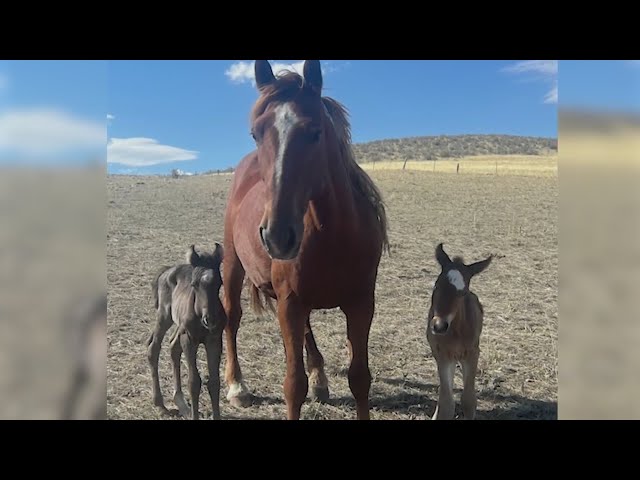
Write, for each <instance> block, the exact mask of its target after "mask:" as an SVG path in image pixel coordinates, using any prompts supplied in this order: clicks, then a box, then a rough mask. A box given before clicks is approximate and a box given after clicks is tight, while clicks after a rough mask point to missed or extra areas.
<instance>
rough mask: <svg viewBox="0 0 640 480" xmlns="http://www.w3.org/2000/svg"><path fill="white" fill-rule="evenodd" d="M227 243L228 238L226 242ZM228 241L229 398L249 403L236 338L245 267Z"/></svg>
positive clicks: (236, 402) (240, 404) (239, 403)
mask: <svg viewBox="0 0 640 480" xmlns="http://www.w3.org/2000/svg"><path fill="white" fill-rule="evenodd" d="M227 243H228V242H227ZM227 243H225V255H224V260H223V262H224V265H223V266H224V271H223V277H224V278H223V281H222V285H223V288H224V303H223V305H224V310H225V313H226V314H227V319H228V322H227V325H226V327H225V334H226V336H227V366H226V371H225V380H226V382H227V386H228V387H229V392H228V393H227V400H229V402H230V403H231V405H233V406H236V407H247V406H249V405H250V404H251V394H250V393H249V389H248V388H247V387H246V385H245V383H244V381H243V379H242V372H241V370H240V363H239V362H238V347H237V343H236V339H237V337H238V328H240V318H241V317H242V307H241V305H240V295H241V294H242V283H243V282H244V276H245V271H244V268H243V266H242V264H241V263H240V259H239V258H238V256H237V255H236V252H235V250H234V249H233V245H232V244H231V245H230V246H229V247H227Z"/></svg>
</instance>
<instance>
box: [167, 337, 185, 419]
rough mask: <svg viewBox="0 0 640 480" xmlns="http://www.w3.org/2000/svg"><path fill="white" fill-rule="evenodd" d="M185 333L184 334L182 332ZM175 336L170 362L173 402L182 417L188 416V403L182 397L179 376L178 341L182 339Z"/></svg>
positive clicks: (180, 348) (180, 350)
mask: <svg viewBox="0 0 640 480" xmlns="http://www.w3.org/2000/svg"><path fill="white" fill-rule="evenodd" d="M182 335H185V334H182ZM182 335H181V336H180V338H177V339H176V341H175V342H174V343H173V345H172V346H171V363H172V364H173V403H175V404H176V407H178V412H180V415H181V416H183V417H184V418H189V405H188V404H187V402H186V400H185V399H184V394H183V393H182V378H181V376H180V357H182V345H181V343H180V341H181V339H182Z"/></svg>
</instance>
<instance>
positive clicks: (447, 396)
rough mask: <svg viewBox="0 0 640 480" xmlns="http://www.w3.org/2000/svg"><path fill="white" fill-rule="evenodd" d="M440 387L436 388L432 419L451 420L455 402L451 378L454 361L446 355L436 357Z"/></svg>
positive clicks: (454, 368)
mask: <svg viewBox="0 0 640 480" xmlns="http://www.w3.org/2000/svg"><path fill="white" fill-rule="evenodd" d="M436 362H437V363H438V376H439V377H440V387H439V389H438V405H437V406H436V411H435V413H434V414H433V417H432V420H453V418H454V416H455V411H456V403H455V400H454V398H453V378H454V374H455V371H456V362H455V361H454V360H452V359H449V358H446V357H436Z"/></svg>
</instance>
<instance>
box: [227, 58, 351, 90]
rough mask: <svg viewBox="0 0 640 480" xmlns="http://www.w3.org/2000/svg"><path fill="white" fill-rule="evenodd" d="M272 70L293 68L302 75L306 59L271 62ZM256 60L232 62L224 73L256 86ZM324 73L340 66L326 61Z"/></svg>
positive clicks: (280, 70)
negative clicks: (254, 66)
mask: <svg viewBox="0 0 640 480" xmlns="http://www.w3.org/2000/svg"><path fill="white" fill-rule="evenodd" d="M270 63H271V70H273V73H274V74H275V75H277V74H278V73H280V72H282V71H283V70H291V71H294V72H297V73H299V74H300V75H302V69H303V68H304V60H300V61H298V62H292V63H284V62H270ZM254 64H255V62H236V63H234V64H232V65H231V66H230V67H229V68H228V69H227V70H226V71H225V72H224V74H225V75H226V76H227V77H228V78H229V79H230V80H231V81H232V82H233V83H238V84H241V83H251V85H252V86H254V87H255V84H256V81H255V78H254V75H255V74H254V69H253V65H254ZM321 68H322V74H323V75H326V74H327V73H330V72H336V71H338V67H337V66H335V65H330V64H329V63H326V62H325V63H324V64H323V65H322V67H321Z"/></svg>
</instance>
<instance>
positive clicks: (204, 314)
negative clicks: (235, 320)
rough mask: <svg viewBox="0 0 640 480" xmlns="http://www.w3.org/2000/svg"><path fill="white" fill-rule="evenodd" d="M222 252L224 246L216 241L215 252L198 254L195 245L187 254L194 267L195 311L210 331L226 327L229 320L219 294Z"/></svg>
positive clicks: (192, 277)
mask: <svg viewBox="0 0 640 480" xmlns="http://www.w3.org/2000/svg"><path fill="white" fill-rule="evenodd" d="M222 252H223V250H222V246H221V245H220V244H219V243H216V248H215V250H214V252H213V254H210V253H200V254H198V253H196V250H195V247H194V246H193V245H192V246H191V247H190V248H189V250H188V251H187V254H186V257H187V262H188V263H189V264H190V265H191V266H192V267H193V271H192V274H191V286H192V287H193V290H194V293H195V301H194V306H193V307H194V311H195V314H196V315H197V316H198V317H199V318H200V319H201V320H200V321H201V322H202V325H203V326H204V327H205V328H206V329H208V330H209V331H210V332H213V331H214V330H220V329H222V328H224V326H225V325H226V322H227V316H226V314H225V311H224V308H223V307H222V303H221V302H220V296H219V294H220V287H221V286H222V276H221V275H220V264H221V263H222V256H223V253H222Z"/></svg>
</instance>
